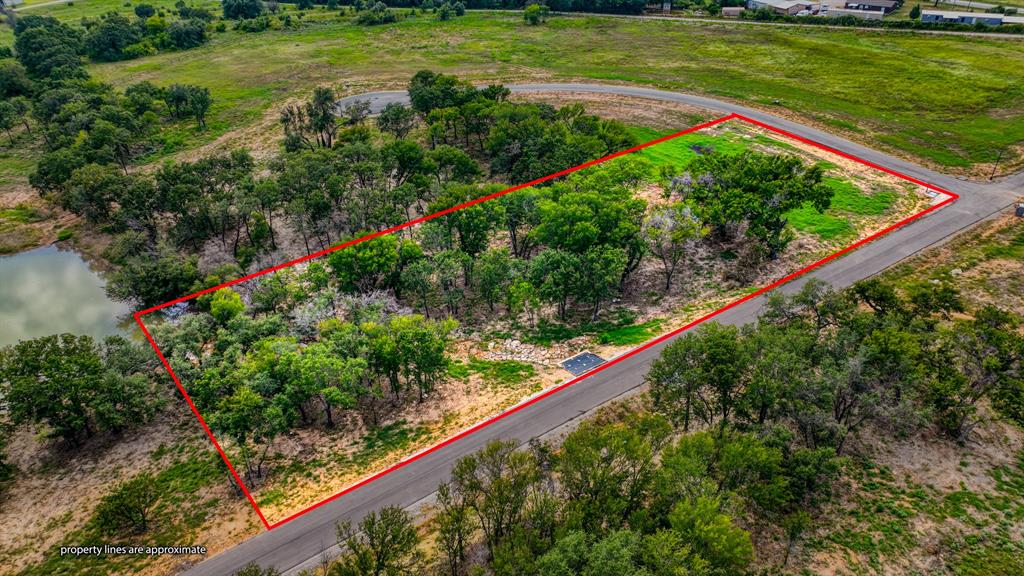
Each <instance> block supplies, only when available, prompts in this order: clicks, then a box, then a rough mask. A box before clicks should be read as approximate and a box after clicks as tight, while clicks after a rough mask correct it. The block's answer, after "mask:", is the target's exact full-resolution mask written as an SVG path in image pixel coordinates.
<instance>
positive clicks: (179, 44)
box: [82, 1, 213, 62]
mask: <svg viewBox="0 0 1024 576" xmlns="http://www.w3.org/2000/svg"><path fill="white" fill-rule="evenodd" d="M134 11H135V18H131V17H130V16H125V15H122V14H118V13H116V12H110V13H107V14H104V15H103V16H101V17H100V18H99V19H96V20H89V19H86V20H83V22H82V25H83V27H84V28H85V35H84V38H83V41H84V49H85V54H86V55H88V56H89V58H91V59H93V60H96V61H98V62H113V61H117V60H129V59H132V58H139V57H141V56H150V55H153V54H156V53H157V52H158V51H160V50H187V49H189V48H195V47H197V46H201V45H203V44H204V43H206V41H207V39H208V37H207V34H206V25H207V24H208V23H209V22H210V21H211V20H212V19H213V14H211V13H210V12H209V11H208V10H206V9H204V8H194V7H190V6H187V5H186V4H185V3H184V2H181V1H179V2H178V5H177V12H176V14H177V16H178V18H179V19H177V20H172V21H170V22H168V18H167V16H168V15H167V14H166V13H165V12H164V11H163V10H160V11H159V12H157V10H156V9H155V8H153V6H151V5H149V4H137V5H136V6H135V10H134Z"/></svg>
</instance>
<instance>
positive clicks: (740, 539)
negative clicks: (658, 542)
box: [668, 496, 754, 574]
mask: <svg viewBox="0 0 1024 576" xmlns="http://www.w3.org/2000/svg"><path fill="white" fill-rule="evenodd" d="M668 520H669V524H670V525H671V526H672V529H673V530H674V531H676V532H678V533H679V535H680V536H682V538H683V540H684V541H685V542H689V543H690V544H691V545H692V546H693V549H694V551H695V552H697V553H698V554H700V555H701V557H703V558H704V559H705V560H707V561H708V563H709V564H710V565H711V567H712V568H713V569H715V570H718V571H721V573H724V574H742V573H745V571H746V569H747V568H748V567H749V566H750V563H751V561H753V558H754V546H753V544H752V543H751V541H750V534H748V533H747V532H746V531H745V530H743V529H742V528H739V527H737V526H735V525H734V524H733V522H732V519H731V518H729V516H727V515H726V514H723V513H722V512H721V502H720V501H719V499H718V498H717V497H709V496H698V497H697V498H695V499H692V500H690V499H686V500H683V501H681V502H679V503H678V504H677V505H676V506H675V508H673V509H672V512H671V513H670V514H669V518H668Z"/></svg>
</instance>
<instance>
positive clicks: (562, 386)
mask: <svg viewBox="0 0 1024 576" xmlns="http://www.w3.org/2000/svg"><path fill="white" fill-rule="evenodd" d="M729 120H740V121H743V122H747V123H749V124H753V125H755V126H758V127H760V128H763V129H765V130H768V131H770V132H774V133H776V134H779V135H782V136H785V137H787V138H790V139H793V140H796V141H799V142H802V143H804V144H807V145H810V146H813V147H815V148H818V149H820V150H824V151H826V152H830V153H832V154H836V155H839V156H842V157H843V158H846V159H848V160H852V161H854V162H857V163H859V164H862V165H865V166H869V167H871V168H874V169H876V170H880V171H882V172H885V173H887V174H890V175H892V176H896V177H897V178H901V179H903V180H906V181H908V182H913V183H914V184H917V185H919V186H923V187H925V188H927V189H929V190H932V191H933V192H937V193H939V194H942V195H944V196H946V198H945V200H943V201H941V202H939V203H937V204H933V205H932V206H930V207H928V208H927V209H925V210H922V211H921V212H918V213H916V214H914V215H912V216H909V217H907V218H904V219H903V220H900V221H899V222H897V223H895V224H892V225H891V226H888V227H887V228H885V229H883V230H880V231H878V232H875V233H874V234H872V235H870V236H868V237H866V238H864V239H862V240H860V241H858V242H856V243H854V244H851V245H849V246H847V247H846V248H843V249H842V250H839V251H837V252H834V253H832V254H830V255H828V256H826V257H825V258H822V259H821V260H818V261H817V262H814V263H813V264H810V265H809V266H806V267H804V268H802V269H800V270H797V271H796V272H793V273H791V274H788V275H786V276H784V277H782V278H779V279H778V280H776V281H775V282H772V283H771V284H768V285H767V286H764V287H762V288H760V289H758V290H757V291H755V292H752V293H750V294H747V295H746V296H743V297H742V298H739V299H737V300H735V301H733V302H731V303H729V304H727V305H726V306H723V307H722V308H719V309H718V310H715V311H714V312H711V313H709V314H706V315H704V316H702V317H700V318H698V319H696V320H694V321H692V322H690V323H689V324H687V325H685V326H683V327H681V328H679V329H676V330H673V331H672V332H669V333H667V334H663V335H662V336H659V337H658V338H655V339H654V340H650V341H648V342H647V343H645V344H643V345H641V346H639V347H637V348H634V349H632V350H630V351H629V352H627V353H625V354H623V355H621V356H619V357H617V358H615V359H613V360H610V361H608V362H607V363H605V364H602V365H601V366H598V367H597V368H595V369H593V370H591V371H590V372H587V373H586V374H583V375H581V376H578V377H576V378H573V379H572V380H569V381H568V382H565V383H563V384H560V385H558V386H556V387H554V388H551V389H549V390H547V391H545V392H544V393H542V394H540V395H538V396H535V397H533V398H530V399H529V400H527V401H525V402H522V403H520V404H517V405H515V406H513V407H512V408H509V409H508V410H506V411H504V412H501V413H500V414H498V415H496V416H493V417H491V418H488V419H487V420H484V421H483V422H480V423H478V424H476V425H474V426H472V427H470V428H468V429H466V430H463V431H462V432H460V433H458V434H456V435H454V436H452V437H450V438H448V439H447V440H444V441H442V442H440V443H438V444H436V445H434V446H431V447H430V448H427V449H425V450H422V451H420V452H418V453H416V454H414V455H413V456H410V457H409V458H407V459H405V460H402V461H400V462H398V463H397V464H395V465H393V466H391V467H389V468H387V469H385V470H383V471H381V472H378V473H376V474H373V475H372V476H369V477H367V478H365V479H363V480H361V481H360V482H358V483H356V484H353V485H351V486H349V487H348V488H345V489H344V490H342V491H341V492H338V493H337V494H335V495H333V496H331V497H329V498H327V499H325V500H323V501H321V502H319V503H317V504H313V505H312V506H309V507H307V508H304V509H303V510H300V511H299V512H296V513H294V514H292V515H290V516H288V517H286V518H284V519H281V520H278V521H276V522H273V523H270V522H268V521H267V519H266V517H265V516H264V515H263V511H262V510H260V507H259V505H258V504H256V499H255V498H253V496H252V493H251V492H250V491H249V489H248V487H247V486H246V485H245V483H244V482H243V481H242V478H241V476H240V475H239V474H238V472H237V471H236V470H235V467H234V466H233V465H232V464H231V461H230V460H229V459H228V457H227V454H226V453H225V452H224V449H223V448H221V445H220V443H219V442H217V439H216V438H215V437H214V435H213V432H212V431H211V430H210V427H209V426H208V425H207V423H206V420H204V419H203V417H202V415H201V414H199V410H198V409H196V406H195V404H194V403H193V402H192V398H191V397H189V395H188V392H187V391H186V390H185V387H184V386H183V385H182V384H181V380H179V379H178V376H177V374H175V373H174V370H172V369H171V365H170V363H169V362H168V361H167V358H166V357H164V354H163V352H161V351H160V347H159V346H157V344H156V341H155V340H154V339H153V336H152V335H151V334H150V332H149V330H148V329H147V328H146V325H145V323H144V322H143V321H142V317H143V316H145V315H147V314H150V313H152V312H155V311H157V310H161V309H163V308H167V307H168V306H173V305H175V304H178V303H181V302H187V301H189V300H192V299H193V298H196V297H198V296H201V295H203V294H208V293H210V292H214V291H217V290H220V289H221V288H226V287H228V286H233V285H235V284H239V283H241V282H245V281H247V280H251V279H253V278H257V277H259V276H263V275H265V274H270V273H271V272H276V271H278V270H281V269H283V268H288V267H290V266H294V265H295V264H299V263H302V262H306V261H309V260H312V259H314V258H319V257H321V256H324V255H326V254H330V253H331V252H335V251H337V250H341V249H343V248H347V247H349V246H352V245H355V244H359V243H360V242H365V241H367V240H370V239H373V238H377V237H379V236H383V235H385V234H391V233H393V232H397V231H399V230H403V229H405V228H409V227H411V226H415V225H417V224H421V223H423V222H427V221H429V220H433V219H435V218H439V217H441V216H444V215H446V214H450V213H452V212H455V211H457V210H462V209H463V208H467V207H469V206H473V205H475V204H479V203H481V202H486V201H487V200H493V199H494V198H498V197H500V196H504V195H505V194H509V193H511V192H515V191H516V190H522V189H523V188H528V187H530V186H535V185H537V184H541V183H543V182H547V181H549V180H553V179H555V178H559V177H561V176H565V175H567V174H571V173H573V172H576V171H578V170H582V169H584V168H588V167H590V166H594V165H596V164H600V163H602V162H607V161H608V160H612V159H614V158H618V157H620V156H624V155H626V154H631V153H633V152H636V151H638V150H642V149H644V148H648V147H650V146H654V145H656V144H660V143H662V142H666V141H668V140H672V139H674V138H678V137H680V136H683V135H685V134H690V133H692V132H697V131H700V130H703V129H705V128H709V127H711V126H715V125H717V124H721V123H723V122H726V121H729ZM958 198H959V196H958V195H957V194H954V193H953V192H950V191H948V190H944V189H942V188H939V187H937V186H934V185H932V184H929V183H927V182H924V181H921V180H919V179H917V178H914V177H912V176H908V175H906V174H902V173H900V172H897V171H895V170H892V169H889V168H886V167H884V166H880V165H878V164H875V163H873V162H870V161H868V160H864V159H861V158H858V157H856V156H853V155H851V154H847V153H845V152H841V151H839V150H836V149H834V148H831V147H829V146H825V145H824V144H819V143H817V142H815V141H813V140H809V139H807V138H804V137H802V136H797V135H796V134H793V133H791V132H788V131H785V130H782V129H779V128H776V127H774V126H771V125H769V124H765V123H764V122H760V121H758V120H754V119H752V118H748V117H746V116H743V115H741V114H729V115H728V116H723V117H721V118H718V119H716V120H712V121H710V122H705V123H703V124H698V125H696V126H693V127H691V128H687V129H686V130H682V131H680V132H676V133H675V134H669V135H667V136H663V137H661V138H658V139H657V140H652V141H650V142H646V143H644V144H640V145H638V146H634V147H632V148H629V149H626V150H622V151H620V152H616V153H614V154H611V155H608V156H605V157H603V158H598V159H596V160H591V161H590V162H586V163H584V164H580V165H579V166H575V167H573V168H567V169H565V170H562V171H560V172H556V173H554V174H551V175H548V176H545V177H543V178H537V179H536V180H531V181H530V182H526V183H525V184H520V185H518V186H513V187H512V188H508V189H505V190H502V191H500V192H495V193H494V194H489V195H487V196H482V197H480V198H477V199H475V200H471V201H469V202H465V203H463V204H459V205H457V206H453V207H451V208H448V209H445V210H441V211H439V212H435V213H433V214H429V215H426V216H421V217H419V218H416V219H413V220H410V221H408V222H405V223H404V224H399V225H397V226H392V227H391V228H387V229H384V230H380V231H378V232H374V233H373V234H368V235H366V236H363V237H361V238H356V239H354V240H349V241H348V242H344V243H342V244H338V245H337V246H332V247H330V248H327V249H325V250H320V251H319V252H314V253H313V254H309V255H307V256H303V257H301V258H296V259H294V260H290V261H288V262H285V263H283V264H278V265H276V266H272V267H270V268H267V269H265V270H260V271H259V272H254V273H252V274H248V275H246V276H243V277H241V278H238V279H236V280H232V281H230V282H224V283H223V284H218V285H217V286H213V287H210V288H207V289H205V290H200V291H199V292H195V293H193V294H189V295H187V296H182V297H180V298H175V299H174V300H171V301H169V302H165V303H163V304H159V305H157V306H153V307H150V308H146V309H145V310H140V311H138V312H136V313H135V314H134V317H135V321H136V323H138V325H139V327H140V328H141V329H142V333H143V334H144V335H145V336H146V339H147V340H148V341H149V344H150V345H151V346H152V347H153V350H154V351H155V352H156V355H157V356H158V357H159V358H160V362H161V363H163V365H164V368H166V369H167V372H168V373H169V374H170V375H171V379H172V380H174V384H175V385H176V386H177V387H178V391H180V392H181V395H182V396H183V397H184V398H185V402H186V403H187V404H188V407H189V408H190V409H191V410H192V413H193V414H195V417H196V419H197V420H198V421H199V424H200V425H201V426H202V427H203V431H205V432H206V435H207V436H208V437H209V438H210V441H211V442H212V443H213V446H214V448H216V449H217V453H218V454H220V457H221V458H222V459H223V460H224V463H225V464H226V465H227V467H228V470H230V472H231V475H232V476H233V477H234V479H235V481H236V482H237V483H238V485H239V486H240V487H241V489H242V492H244V493H245V497H246V498H247V499H248V500H249V503H250V504H252V507H253V509H254V510H255V511H256V514H257V515H258V516H259V518H260V520H261V521H262V522H263V525H264V526H266V528H267V530H272V529H274V528H276V527H278V526H280V525H282V524H284V523H286V522H289V521H291V520H294V519H295V518H298V517H299V516H301V515H303V514H305V513H306V512H309V511H311V510H313V509H315V508H318V507H320V506H323V505H324V504H327V503H328V502H331V501H333V500H336V499H338V498H340V497H341V496H344V495H345V494H348V493H349V492H352V491H353V490H356V489H357V488H360V487H362V486H365V485H367V484H369V483H371V482H373V481H374V480H377V479H378V478H380V477H382V476H384V475H386V474H390V473H391V472H394V471H395V470H398V469H399V468H402V467H403V466H405V465H407V464H409V463H411V462H414V461H416V460H418V459H420V458H422V457H424V456H426V455H428V454H430V453H432V452H435V451H437V450H439V449H441V448H443V447H444V446H447V445H449V444H451V443H453V442H456V441H458V440H459V439H461V438H464V437H466V436H469V435H470V434H473V433H474V432H477V431H478V430H481V429H483V428H485V427H487V426H489V425H490V424H493V423H494V422H497V421H498V420H501V419H502V418H505V417H507V416H509V415H510V414H513V413H515V412H518V411H519V410H522V409H523V408H526V407H527V406H530V405H532V404H534V403H536V402H540V401H541V400H543V399H545V398H547V397H548V396H551V395H552V394H555V393H557V392H559V391H560V390H563V389H565V388H568V387H569V386H572V385H573V384H576V383H578V382H580V381H582V380H584V379H586V378H588V377H590V376H593V375H594V374H596V373H598V372H600V371H601V370H604V369H605V368H608V367H610V366H612V365H614V364H617V363H619V362H621V361H623V360H625V359H627V358H629V357H630V356H633V355H635V354H637V353H639V352H641V351H643V350H646V349H648V348H650V347H652V346H654V345H656V344H659V343H661V342H664V341H665V340H668V339H670V338H672V337H674V336H677V335H678V334H680V333H681V332H684V331H686V330H688V329H690V328H692V327H694V326H696V325H698V324H700V323H701V322H704V321H706V320H708V319H710V318H713V317H715V316H717V315H719V314H721V313H723V312H725V311H726V310H729V309H731V308H734V307H736V306H739V305H740V304H742V303H744V302H746V301H748V300H751V299H753V298H756V297H758V296H760V295H762V294H764V293H765V292H768V291H770V290H772V289H774V288H777V287H779V286H781V285H783V284H785V283H787V282H789V281H790V280H793V279H794V278H797V277H799V276H802V275H804V274H806V273H807V272H809V271H811V270H813V269H815V268H818V267H820V266H822V265H823V264H825V263H827V262H830V261H832V260H835V259H836V258H839V257H840V256H842V255H844V254H846V253H848V252H851V251H853V250H856V249H857V248H859V247H860V246H863V245H864V244H867V243H869V242H871V241H873V240H875V239H877V238H880V237H881V236H884V235H886V234H888V233H889V232H892V231H893V230H895V229H897V228H900V227H902V226H904V225H906V224H908V223H910V222H912V221H913V220H916V219H918V218H920V217H922V216H924V215H925V214H928V213H930V212H933V211H935V210H938V209H939V208H941V207H943V206H946V205H947V204H950V203H952V202H954V201H956V200H957V199H958Z"/></svg>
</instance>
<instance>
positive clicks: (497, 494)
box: [452, 440, 540, 555]
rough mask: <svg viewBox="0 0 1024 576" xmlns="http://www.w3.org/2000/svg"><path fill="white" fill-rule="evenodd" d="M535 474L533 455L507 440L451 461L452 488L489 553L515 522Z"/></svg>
mask: <svg viewBox="0 0 1024 576" xmlns="http://www.w3.org/2000/svg"><path fill="white" fill-rule="evenodd" d="M539 477H540V469H539V468H538V465H537V460H536V458H535V457H534V456H533V455H532V454H530V453H528V452H521V451H518V450H516V444H515V442H511V441H506V442H502V441H498V440H495V441H492V442H490V443H488V444H487V446H485V447H484V448H483V449H482V450H480V451H479V452H477V453H475V454H472V455H470V456H466V457H465V458H463V459H461V460H459V461H458V462H457V463H456V464H455V469H454V470H453V471H452V489H453V490H454V491H455V492H457V493H458V494H459V496H460V497H461V498H464V499H465V501H466V503H467V505H468V506H469V508H470V509H471V510H472V511H473V513H474V515H475V516H476V518H477V522H478V524H479V526H480V529H481V530H482V531H483V533H484V541H485V542H486V544H487V549H488V551H489V552H490V553H491V555H493V554H494V550H495V548H497V547H498V546H499V545H500V544H501V543H502V542H503V541H504V540H505V539H506V538H507V537H508V536H509V535H510V534H511V533H512V532H513V531H514V529H515V528H516V526H517V525H518V524H519V522H520V520H521V518H522V517H523V513H524V510H525V504H526V501H527V497H528V496H529V494H530V490H531V487H532V486H533V484H534V483H535V482H536V481H537V480H538V479H539Z"/></svg>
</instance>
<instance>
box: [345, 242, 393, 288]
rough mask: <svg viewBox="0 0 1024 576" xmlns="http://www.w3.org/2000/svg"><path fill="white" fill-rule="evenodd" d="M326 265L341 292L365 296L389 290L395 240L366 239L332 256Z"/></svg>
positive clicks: (391, 279)
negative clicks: (369, 292) (383, 289)
mask: <svg viewBox="0 0 1024 576" xmlns="http://www.w3.org/2000/svg"><path fill="white" fill-rule="evenodd" d="M327 262H328V265H329V266H330V268H331V271H332V272H333V273H334V276H335V278H337V279H338V283H339V286H340V288H341V289H342V290H345V291H349V292H355V291H358V292H368V291H370V290H374V289H378V288H384V287H386V286H390V285H391V284H392V283H393V282H394V279H395V278H394V275H395V273H396V272H397V270H398V263H399V252H398V238H397V237H396V236H394V235H393V234H386V235H384V236H378V237H376V238H370V239H369V240H365V241H363V242H360V243H358V244H355V245H352V246H348V247H346V248H342V249H341V250H337V251H335V252H332V253H331V255H330V256H328V258H327Z"/></svg>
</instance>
